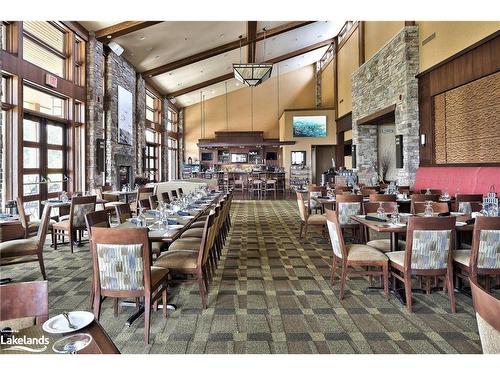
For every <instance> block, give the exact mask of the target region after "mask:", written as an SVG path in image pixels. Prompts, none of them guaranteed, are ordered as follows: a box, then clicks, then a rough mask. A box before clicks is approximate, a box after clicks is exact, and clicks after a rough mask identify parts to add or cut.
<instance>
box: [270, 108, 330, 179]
mask: <svg viewBox="0 0 500 375" xmlns="http://www.w3.org/2000/svg"><path fill="white" fill-rule="evenodd" d="M293 116H326V134H327V136H326V137H324V138H304V137H294V136H293V128H292V120H293ZM336 134H337V124H336V123H335V111H333V110H325V109H310V110H303V111H285V112H284V113H283V115H282V116H281V118H280V141H295V144H294V145H289V146H282V148H283V167H284V168H285V172H286V178H287V179H288V178H289V174H290V165H291V157H292V151H305V152H306V161H307V166H308V167H311V163H312V160H311V151H312V149H311V146H313V145H335V144H336V143H337V136H336ZM309 178H310V179H311V178H312V176H309Z"/></svg>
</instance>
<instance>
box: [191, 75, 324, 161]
mask: <svg viewBox="0 0 500 375" xmlns="http://www.w3.org/2000/svg"><path fill="white" fill-rule="evenodd" d="M314 75H315V71H314V66H313V65H308V66H306V67H304V68H302V69H299V70H296V71H293V72H289V73H285V74H283V75H281V76H280V82H279V85H280V95H279V100H280V113H281V112H282V111H283V110H285V109H295V108H312V107H314V95H315V89H314V87H315V86H314V85H315V77H314ZM276 83H277V82H276V77H272V78H270V79H268V80H267V81H265V82H264V83H262V84H261V85H259V86H257V87H255V88H254V89H253V90H254V93H253V96H254V110H253V117H254V118H253V130H255V131H263V132H264V137H265V138H279V126H278V108H277V87H276V86H277V85H276ZM251 90H252V89H251V88H249V87H245V88H242V89H239V90H236V91H233V92H230V93H229V94H228V100H227V108H228V119H229V121H228V124H229V129H228V128H227V124H226V96H225V95H222V96H218V97H215V98H213V99H210V100H207V101H206V102H205V134H204V135H203V137H204V138H213V137H214V135H215V132H216V131H223V130H230V131H245V130H246V131H248V130H252V111H251ZM200 115H201V111H200V104H199V103H198V104H195V105H192V106H188V107H186V108H185V125H184V129H185V142H186V143H185V144H186V152H185V158H186V160H187V158H188V157H190V156H191V157H192V158H193V160H195V159H196V160H197V159H198V158H199V153H198V146H196V144H197V143H198V139H200V138H201V137H202V136H201V132H200V128H201V125H200Z"/></svg>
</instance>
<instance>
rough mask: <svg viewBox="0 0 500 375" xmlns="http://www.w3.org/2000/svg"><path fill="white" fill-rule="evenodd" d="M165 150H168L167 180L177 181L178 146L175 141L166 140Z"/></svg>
mask: <svg viewBox="0 0 500 375" xmlns="http://www.w3.org/2000/svg"><path fill="white" fill-rule="evenodd" d="M167 149H168V180H169V181H171V180H176V179H177V160H178V158H177V155H178V146H177V139H175V138H170V137H169V138H168V141H167Z"/></svg>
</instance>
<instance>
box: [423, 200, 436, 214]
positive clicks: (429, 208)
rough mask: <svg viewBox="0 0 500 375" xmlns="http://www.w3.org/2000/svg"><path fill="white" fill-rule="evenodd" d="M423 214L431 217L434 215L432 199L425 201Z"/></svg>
mask: <svg viewBox="0 0 500 375" xmlns="http://www.w3.org/2000/svg"><path fill="white" fill-rule="evenodd" d="M424 216H425V217H432V216H434V209H433V208H432V201H427V202H425V211H424Z"/></svg>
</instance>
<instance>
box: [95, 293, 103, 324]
mask: <svg viewBox="0 0 500 375" xmlns="http://www.w3.org/2000/svg"><path fill="white" fill-rule="evenodd" d="M100 315H101V292H100V291H99V290H97V291H95V293H94V316H95V318H96V319H97V320H99V317H100Z"/></svg>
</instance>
